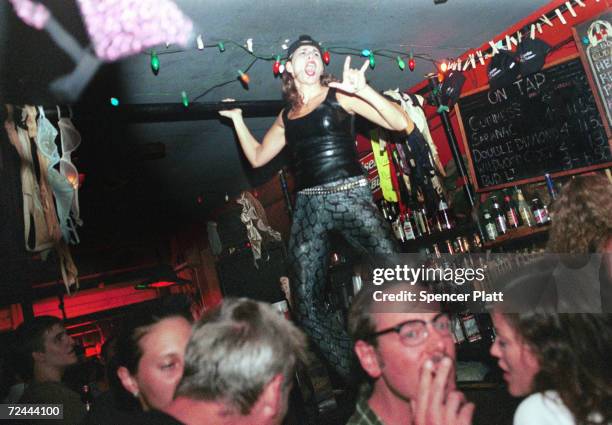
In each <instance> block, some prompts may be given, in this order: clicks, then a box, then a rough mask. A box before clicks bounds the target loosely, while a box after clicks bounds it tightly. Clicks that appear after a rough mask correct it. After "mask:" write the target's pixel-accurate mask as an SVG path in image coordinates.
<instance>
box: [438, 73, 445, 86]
mask: <svg viewBox="0 0 612 425" xmlns="http://www.w3.org/2000/svg"><path fill="white" fill-rule="evenodd" d="M442 81H444V74H443V73H441V72H438V82H440V83H441V82H442Z"/></svg>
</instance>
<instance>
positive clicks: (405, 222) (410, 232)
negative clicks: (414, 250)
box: [402, 210, 416, 241]
mask: <svg viewBox="0 0 612 425" xmlns="http://www.w3.org/2000/svg"><path fill="white" fill-rule="evenodd" d="M402 228H403V229H404V236H405V237H406V240H407V241H410V240H414V239H416V235H415V234H414V229H413V227H412V223H411V222H410V210H407V211H406V213H405V214H403V215H402Z"/></svg>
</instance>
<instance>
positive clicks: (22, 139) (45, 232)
mask: <svg viewBox="0 0 612 425" xmlns="http://www.w3.org/2000/svg"><path fill="white" fill-rule="evenodd" d="M7 110H8V116H7V119H6V121H5V123H4V127H5V129H6V133H7V135H8V137H9V140H10V142H11V144H12V145H13V146H15V149H16V150H17V153H18V154H19V157H20V159H21V167H20V175H21V190H22V195H23V219H24V230H25V235H24V236H25V238H24V239H25V248H26V250H27V251H30V252H41V251H45V250H48V249H50V248H52V247H53V245H54V243H55V241H54V240H53V237H52V235H51V234H50V232H49V228H48V226H47V218H46V215H45V209H43V201H42V198H41V195H42V194H41V187H40V186H39V180H38V178H37V176H36V167H35V161H36V163H37V164H39V162H38V158H34V156H33V155H32V147H31V145H30V137H29V134H28V131H27V130H25V129H23V128H21V127H16V125H15V122H14V121H13V107H12V106H10V105H7ZM26 117H27V112H26V110H25V109H24V110H23V112H22V120H23V121H25V120H26ZM35 123H36V122H35V121H34V125H35ZM30 132H34V135H35V128H32V127H30ZM41 168H42V167H41ZM42 181H43V180H42V179H41V182H42ZM45 199H46V197H45ZM48 200H49V201H50V207H51V208H48V210H49V211H50V212H53V213H54V214H55V209H54V208H53V199H51V198H49V199H48ZM55 220H57V218H56V219H55ZM58 230H59V226H58ZM58 233H59V232H58Z"/></svg>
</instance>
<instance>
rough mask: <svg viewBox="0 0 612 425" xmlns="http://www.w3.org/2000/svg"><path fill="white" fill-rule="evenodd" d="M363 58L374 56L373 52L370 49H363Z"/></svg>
mask: <svg viewBox="0 0 612 425" xmlns="http://www.w3.org/2000/svg"><path fill="white" fill-rule="evenodd" d="M361 56H364V57H368V56H372V52H371V51H370V50H368V49H363V50H362V51H361Z"/></svg>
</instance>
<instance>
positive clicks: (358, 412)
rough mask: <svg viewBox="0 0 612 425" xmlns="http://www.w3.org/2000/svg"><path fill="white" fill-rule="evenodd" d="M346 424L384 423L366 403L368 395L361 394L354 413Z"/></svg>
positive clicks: (374, 424)
mask: <svg viewBox="0 0 612 425" xmlns="http://www.w3.org/2000/svg"><path fill="white" fill-rule="evenodd" d="M346 425H385V424H384V423H383V421H381V420H380V418H379V417H378V416H376V413H374V411H373V410H372V409H370V406H369V405H368V397H365V396H364V395H361V396H360V397H359V399H358V400H357V406H356V407H355V413H353V416H351V418H350V419H349V421H348V422H347V423H346Z"/></svg>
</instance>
